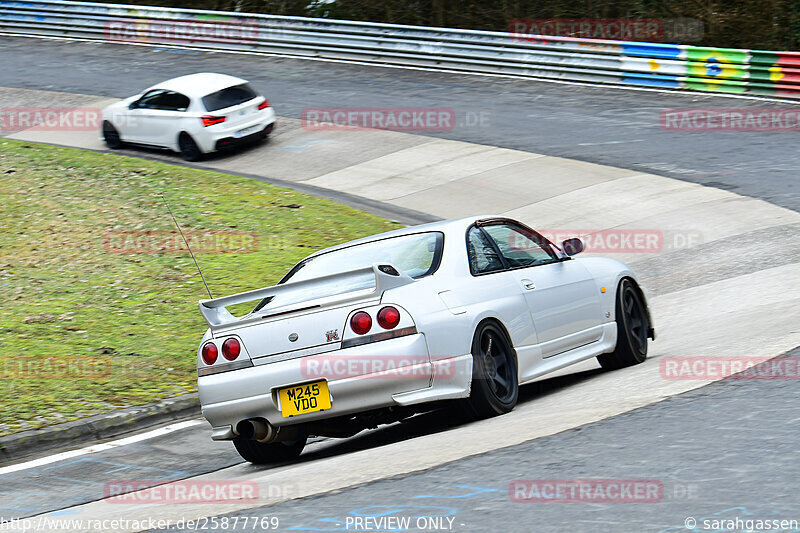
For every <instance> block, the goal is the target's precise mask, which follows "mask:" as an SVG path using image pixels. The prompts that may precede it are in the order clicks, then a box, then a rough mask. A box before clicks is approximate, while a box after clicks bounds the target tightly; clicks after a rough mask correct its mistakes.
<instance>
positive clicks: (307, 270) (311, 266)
mask: <svg viewBox="0 0 800 533" xmlns="http://www.w3.org/2000/svg"><path fill="white" fill-rule="evenodd" d="M443 243H444V235H443V234H442V233H440V232H431V233H419V234H415V235H403V236H400V237H392V238H388V239H382V240H379V241H371V242H367V243H364V244H358V245H355V246H348V247H347V248H342V249H340V250H335V251H332V252H328V253H325V254H322V255H318V256H316V257H313V258H311V259H307V260H305V261H302V262H300V263H299V264H298V265H297V266H295V267H294V268H293V269H292V270H291V271H290V272H289V274H287V275H286V277H284V278H283V280H281V283H290V282H296V281H303V280H307V279H314V278H319V277H322V276H328V275H331V274H337V273H339V272H347V271H350V270H357V269H360V268H364V267H369V266H372V265H373V264H375V263H384V264H391V265H394V266H395V267H396V268H397V269H399V270H400V271H402V272H404V273H405V274H406V275H408V276H409V277H412V278H415V279H417V278H421V277H423V276H427V275H429V274H432V273H433V272H434V271H435V270H436V268H438V266H439V262H440V260H441V256H442V247H443ZM374 286H375V275H374V274H373V273H372V272H369V273H366V274H364V275H362V276H358V277H355V278H348V279H346V280H344V281H341V280H340V281H336V282H331V283H330V284H326V285H319V284H315V285H313V286H311V287H307V288H299V289H293V290H292V291H291V292H290V293H285V294H282V295H280V296H276V297H274V298H267V299H265V300H262V302H261V303H259V305H258V306H257V307H256V308H255V310H254V311H258V310H260V309H263V308H275V307H280V306H282V305H288V304H290V303H298V302H302V301H306V300H310V299H312V298H322V297H325V296H332V295H334V294H340V293H343V292H350V291H355V290H361V289H370V288H373V287H374Z"/></svg>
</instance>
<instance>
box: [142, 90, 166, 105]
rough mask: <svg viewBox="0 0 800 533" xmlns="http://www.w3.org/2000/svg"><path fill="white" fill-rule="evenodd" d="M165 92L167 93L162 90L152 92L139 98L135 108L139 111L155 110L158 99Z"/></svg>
mask: <svg viewBox="0 0 800 533" xmlns="http://www.w3.org/2000/svg"><path fill="white" fill-rule="evenodd" d="M166 92H167V91H165V90H163V89H155V90H152V91H150V92H148V93H147V94H145V95H144V96H142V97H141V98H139V100H138V101H137V102H136V107H137V108H139V109H157V108H156V105H157V104H158V100H159V98H161V95H163V94H164V93H166Z"/></svg>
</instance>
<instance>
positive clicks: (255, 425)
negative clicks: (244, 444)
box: [236, 418, 301, 444]
mask: <svg viewBox="0 0 800 533" xmlns="http://www.w3.org/2000/svg"><path fill="white" fill-rule="evenodd" d="M300 429H301V426H299V425H294V426H285V427H275V426H273V425H272V424H270V423H269V422H268V421H267V420H265V419H263V418H249V419H247V420H242V421H241V422H239V423H238V424H236V433H238V434H239V436H240V437H241V438H243V439H245V440H254V441H257V442H261V443H263V444H269V443H271V442H283V441H292V440H296V439H298V438H299V437H300V436H301V431H300Z"/></svg>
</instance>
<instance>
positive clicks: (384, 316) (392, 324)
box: [378, 305, 400, 329]
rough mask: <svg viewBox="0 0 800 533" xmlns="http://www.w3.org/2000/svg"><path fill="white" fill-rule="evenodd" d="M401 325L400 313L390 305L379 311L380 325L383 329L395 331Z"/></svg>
mask: <svg viewBox="0 0 800 533" xmlns="http://www.w3.org/2000/svg"><path fill="white" fill-rule="evenodd" d="M399 323H400V311H398V310H397V309H396V308H394V307H392V306H391V305H388V306H386V307H384V308H383V309H381V310H380V311H378V324H380V326H381V327H382V328H383V329H394V328H396V327H397V324H399Z"/></svg>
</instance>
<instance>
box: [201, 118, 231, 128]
mask: <svg viewBox="0 0 800 533" xmlns="http://www.w3.org/2000/svg"><path fill="white" fill-rule="evenodd" d="M200 120H202V121H203V126H205V127H206V128H207V127H209V126H214V125H215V124H222V123H223V122H225V121H226V120H228V118H227V117H215V116H213V115H206V116H204V117H202V118H201V119H200Z"/></svg>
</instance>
